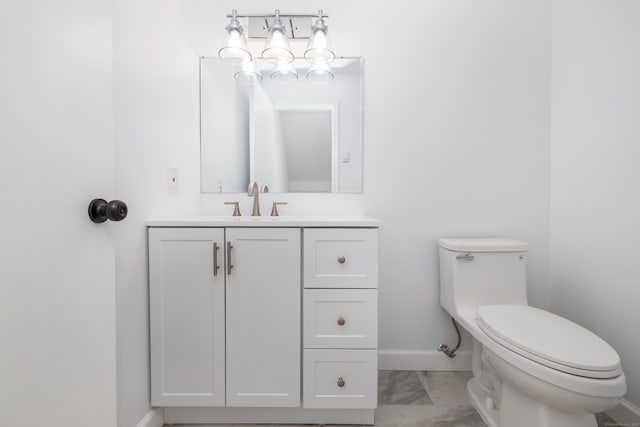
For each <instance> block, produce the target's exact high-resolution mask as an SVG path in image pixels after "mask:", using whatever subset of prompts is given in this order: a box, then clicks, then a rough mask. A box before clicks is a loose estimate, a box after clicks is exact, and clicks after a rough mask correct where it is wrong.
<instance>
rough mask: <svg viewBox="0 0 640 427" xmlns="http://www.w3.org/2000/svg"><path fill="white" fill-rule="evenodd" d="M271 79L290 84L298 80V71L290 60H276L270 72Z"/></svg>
mask: <svg viewBox="0 0 640 427" xmlns="http://www.w3.org/2000/svg"><path fill="white" fill-rule="evenodd" d="M271 80H273V81H276V82H278V83H281V84H291V83H294V82H296V81H297V80H298V73H297V72H296V69H295V67H294V66H293V63H292V62H285V61H278V62H277V63H276V65H274V67H273V71H272V72H271Z"/></svg>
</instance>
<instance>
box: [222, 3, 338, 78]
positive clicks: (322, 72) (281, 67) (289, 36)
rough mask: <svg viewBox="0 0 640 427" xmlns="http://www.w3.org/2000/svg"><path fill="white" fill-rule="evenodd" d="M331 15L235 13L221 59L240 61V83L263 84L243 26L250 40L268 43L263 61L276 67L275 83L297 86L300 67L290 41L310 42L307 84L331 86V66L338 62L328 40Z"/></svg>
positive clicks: (237, 75)
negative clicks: (237, 59)
mask: <svg viewBox="0 0 640 427" xmlns="http://www.w3.org/2000/svg"><path fill="white" fill-rule="evenodd" d="M328 17H329V16H328V15H325V14H323V12H322V10H319V11H318V13H317V14H288V13H286V14H280V11H279V10H278V9H276V10H275V13H274V14H272V15H271V14H242V15H240V14H238V13H237V11H236V10H233V12H232V13H231V15H227V18H230V19H231V22H230V23H229V25H228V26H227V27H226V30H227V34H226V37H225V43H224V46H223V47H222V49H220V51H219V52H218V54H219V56H220V57H221V58H240V63H239V64H238V67H239V70H238V72H237V73H236V74H235V78H236V79H237V80H244V81H256V80H258V81H260V80H261V78H262V76H261V74H260V71H259V68H258V64H257V62H256V61H255V58H256V56H255V55H252V54H251V52H250V51H249V47H248V44H247V40H246V39H245V36H244V33H243V28H242V25H241V24H240V19H242V23H243V24H245V26H246V28H247V37H248V38H249V40H256V39H262V40H265V39H266V43H265V45H264V49H263V50H262V59H264V60H265V61H268V62H270V63H272V64H273V70H272V71H271V79H272V80H274V81H276V82H278V83H283V84H286V83H293V82H295V81H297V80H298V73H297V71H296V67H295V66H294V65H293V60H294V57H295V55H294V53H293V50H292V49H291V46H290V45H289V40H292V41H294V42H296V41H301V40H302V41H308V42H307V45H306V49H304V51H303V50H302V47H301V48H300V50H299V52H300V53H301V54H302V53H303V52H304V58H305V59H306V60H307V61H308V62H309V69H308V70H307V72H306V77H307V80H309V81H310V82H312V83H328V82H330V81H332V80H333V77H334V76H333V72H332V71H331V67H330V65H329V63H330V62H331V61H333V60H334V59H335V57H336V56H335V53H334V52H333V49H332V47H331V43H330V41H329V37H328V34H327V33H328V27H327V25H326V24H325V18H328Z"/></svg>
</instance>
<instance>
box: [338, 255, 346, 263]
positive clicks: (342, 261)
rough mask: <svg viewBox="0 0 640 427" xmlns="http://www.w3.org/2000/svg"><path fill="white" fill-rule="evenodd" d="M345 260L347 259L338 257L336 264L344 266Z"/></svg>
mask: <svg viewBox="0 0 640 427" xmlns="http://www.w3.org/2000/svg"><path fill="white" fill-rule="evenodd" d="M346 260H347V259H346V258H345V257H343V256H339V257H338V263H339V264H344V262H345V261H346Z"/></svg>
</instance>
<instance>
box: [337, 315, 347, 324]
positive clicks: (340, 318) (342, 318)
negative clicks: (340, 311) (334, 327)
mask: <svg viewBox="0 0 640 427" xmlns="http://www.w3.org/2000/svg"><path fill="white" fill-rule="evenodd" d="M345 323H346V321H345V320H344V317H338V325H340V326H344V324H345Z"/></svg>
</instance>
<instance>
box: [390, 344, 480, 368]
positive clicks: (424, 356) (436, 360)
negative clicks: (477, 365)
mask: <svg viewBox="0 0 640 427" xmlns="http://www.w3.org/2000/svg"><path fill="white" fill-rule="evenodd" d="M378 369H380V370H383V371H470V370H471V351H470V350H460V351H458V352H457V353H456V357H454V358H453V359H450V358H448V357H447V356H446V355H445V354H444V353H442V352H441V351H437V350H393V349H381V350H378Z"/></svg>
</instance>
